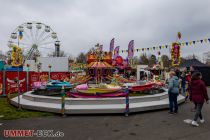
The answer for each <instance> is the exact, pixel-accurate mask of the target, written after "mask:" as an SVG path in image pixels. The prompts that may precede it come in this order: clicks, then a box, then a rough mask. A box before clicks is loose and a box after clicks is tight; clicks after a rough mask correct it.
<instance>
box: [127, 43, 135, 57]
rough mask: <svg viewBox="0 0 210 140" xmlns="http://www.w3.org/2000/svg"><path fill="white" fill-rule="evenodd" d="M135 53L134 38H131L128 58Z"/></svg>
mask: <svg viewBox="0 0 210 140" xmlns="http://www.w3.org/2000/svg"><path fill="white" fill-rule="evenodd" d="M133 55H134V40H131V41H130V42H129V44H128V58H132V57H133Z"/></svg>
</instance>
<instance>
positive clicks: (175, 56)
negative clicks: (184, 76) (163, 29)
mask: <svg viewBox="0 0 210 140" xmlns="http://www.w3.org/2000/svg"><path fill="white" fill-rule="evenodd" d="M171 60H172V66H178V65H179V64H180V44H179V43H176V42H175V43H172V49H171Z"/></svg>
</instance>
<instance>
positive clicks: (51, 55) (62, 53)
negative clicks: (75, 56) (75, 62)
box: [47, 50, 67, 57]
mask: <svg viewBox="0 0 210 140" xmlns="http://www.w3.org/2000/svg"><path fill="white" fill-rule="evenodd" d="M47 56H49V57H56V53H55V52H51V53H49V54H47ZM66 56H67V54H66V53H65V52H64V51H63V50H60V54H59V57H66Z"/></svg>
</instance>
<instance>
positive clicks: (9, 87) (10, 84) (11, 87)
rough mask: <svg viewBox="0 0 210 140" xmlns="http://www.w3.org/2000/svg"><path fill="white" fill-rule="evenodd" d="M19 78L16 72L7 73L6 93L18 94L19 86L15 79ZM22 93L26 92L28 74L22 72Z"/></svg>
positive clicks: (20, 81)
mask: <svg viewBox="0 0 210 140" xmlns="http://www.w3.org/2000/svg"><path fill="white" fill-rule="evenodd" d="M17 77H18V74H17V72H16V71H7V72H6V93H7V94H8V93H15V92H16V93H17V92H18V85H17V83H15V81H14V79H15V78H17ZM19 84H20V92H25V91H26V72H22V71H21V72H20V80H19Z"/></svg>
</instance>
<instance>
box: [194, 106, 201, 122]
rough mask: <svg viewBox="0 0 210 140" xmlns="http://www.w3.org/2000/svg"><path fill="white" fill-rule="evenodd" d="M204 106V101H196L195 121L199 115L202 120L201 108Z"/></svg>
mask: <svg viewBox="0 0 210 140" xmlns="http://www.w3.org/2000/svg"><path fill="white" fill-rule="evenodd" d="M202 108H203V103H199V104H198V103H195V110H196V111H195V116H194V121H197V120H198V117H199V118H200V119H201V120H202V119H203V116H202V114H201V110H202Z"/></svg>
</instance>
